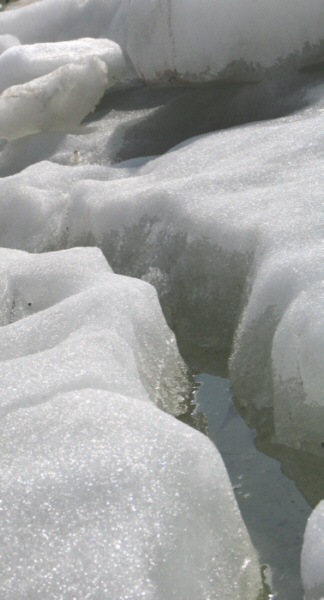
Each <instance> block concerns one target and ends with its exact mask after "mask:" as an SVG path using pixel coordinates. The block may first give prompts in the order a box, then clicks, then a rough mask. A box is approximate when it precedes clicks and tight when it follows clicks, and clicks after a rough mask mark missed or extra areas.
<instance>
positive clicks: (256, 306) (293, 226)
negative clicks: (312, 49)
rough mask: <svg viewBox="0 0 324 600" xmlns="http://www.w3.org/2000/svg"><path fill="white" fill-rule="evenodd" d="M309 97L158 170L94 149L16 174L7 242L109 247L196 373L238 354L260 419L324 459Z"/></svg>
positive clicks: (318, 141)
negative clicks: (153, 293) (106, 162)
mask: <svg viewBox="0 0 324 600" xmlns="http://www.w3.org/2000/svg"><path fill="white" fill-rule="evenodd" d="M303 94H304V103H305V104H306V106H305V107H304V108H302V109H300V110H299V111H296V113H295V114H293V115H288V116H286V117H282V118H280V119H276V120H265V121H262V122H259V123H251V124H247V125H245V127H232V128H229V129H226V130H223V131H218V132H214V133H210V134H208V135H204V136H198V137H196V138H192V139H190V140H187V141H186V142H185V143H183V144H180V145H179V146H177V147H175V148H173V149H172V150H171V151H170V152H167V153H165V154H163V155H162V156H160V157H157V158H154V159H151V160H147V161H146V164H145V165H144V166H140V167H138V166H137V164H138V163H136V161H135V162H132V161H129V162H127V163H125V164H120V165H119V166H118V167H113V166H110V167H109V168H105V167H104V166H102V167H98V166H96V167H95V166H89V165H87V164H86V155H83V154H82V153H81V158H80V163H79V164H77V165H75V166H73V167H69V166H67V165H65V166H63V165H58V164H53V163H52V162H50V161H47V162H43V163H42V164H41V168H40V164H39V163H37V164H35V165H33V166H30V167H28V168H27V169H25V170H24V171H22V172H21V173H18V174H17V175H14V176H12V177H8V178H4V179H3V180H2V182H1V195H2V198H3V200H2V203H1V227H0V240H1V244H2V245H3V246H7V247H11V248H20V249H23V250H28V251H31V252H32V251H38V252H39V251H44V250H49V249H52V248H60V247H65V246H75V245H88V244H89V243H91V244H96V245H99V246H100V247H101V248H102V249H103V251H104V253H105V254H106V256H107V257H108V260H109V262H110V263H111V264H112V266H113V268H114V270H117V271H118V272H121V273H125V274H129V275H132V276H135V277H139V278H142V279H144V280H145V281H148V282H150V283H152V284H153V285H154V286H155V287H156V289H157V290H158V292H159V296H160V300H161V302H162V305H163V309H164V312H165V314H166V316H167V318H168V321H169V323H170V324H171V325H172V326H175V327H176V331H177V335H178V339H179V343H180V346H181V349H182V351H183V353H184V355H185V356H186V358H187V359H188V360H189V361H191V364H192V365H194V368H195V369H199V367H200V365H199V362H197V361H198V358H197V350H195V348H196V349H197V348H204V349H206V350H204V352H205V357H206V356H208V353H209V356H210V357H211V358H210V361H211V363H212V364H213V365H214V367H213V368H217V369H219V372H221V371H223V372H226V363H227V361H228V359H229V358H230V361H229V369H230V375H231V381H232V384H233V386H234V390H235V392H236V395H237V397H238V398H239V401H240V403H241V404H242V406H244V407H245V409H246V412H247V414H249V413H250V414H251V418H252V416H253V415H254V412H255V408H257V409H258V410H266V411H268V412H269V418H270V422H269V427H270V429H271V428H272V427H274V433H275V435H276V436H277V439H278V441H280V442H281V443H286V444H288V445H291V446H293V447H302V448H306V447H307V448H308V449H310V450H311V451H312V452H315V453H317V454H320V455H322V453H323V448H322V446H321V444H320V442H321V440H320V437H319V436H320V430H319V426H318V425H317V424H318V423H319V422H320V420H319V415H321V414H322V411H323V407H322V406H321V400H320V399H321V389H322V372H321V369H320V366H319V365H320V356H321V354H320V349H319V350H318V351H317V350H316V349H315V347H316V348H318V347H319V348H320V346H319V343H318V341H317V340H318V339H320V337H321V335H322V333H321V332H322V327H323V325H322V320H321V317H320V316H319V312H318V308H317V307H318V303H317V302H318V301H315V296H317V295H318V290H319V289H320V288H319V287H318V286H319V282H320V281H321V280H322V277H323V254H322V246H321V239H322V225H321V223H322V221H321V219H322V191H321V188H320V186H319V185H318V182H319V181H320V179H321V177H322V159H321V147H322V138H321V130H322V119H323V116H322V115H323V112H322V110H323V100H322V95H323V86H321V85H315V86H314V85H313V86H312V87H309V86H308V87H306V88H305V89H304V90H303ZM90 127H91V125H90ZM100 135H101V136H102V133H100ZM84 139H85V142H86V139H87V138H84ZM95 139H98V140H101V139H102V138H100V137H98V138H96V136H95V134H94V137H93V142H91V143H94V140H95ZM74 140H76V138H74ZM81 142H82V140H81ZM71 148H72V146H71ZM278 149H279V150H278ZM57 152H59V145H58V147H57ZM83 156H85V159H84V158H83ZM82 161H84V162H82ZM278 215H280V219H279V218H278ZM315 290H317V291H316V292H315ZM306 299H307V300H306ZM320 302H321V301H320V300H319V303H320ZM295 303H297V304H296V308H293V307H295ZM314 303H315V304H314ZM298 306H299V308H297V307H298ZM184 307H186V308H185V310H184ZM303 310H304V311H305V312H306V314H309V318H306V317H305V319H304V320H303V321H302V322H301V325H300V336H301V338H302V339H305V344H306V339H307V340H308V341H307V346H306V345H305V349H306V347H307V348H310V347H313V345H314V353H312V354H310V351H308V350H307V352H306V350H305V351H304V354H303V356H302V357H301V358H299V357H298V356H297V355H295V356H294V355H293V353H292V352H290V351H289V352H288V349H289V348H290V346H291V339H292V336H293V335H295V334H294V333H293V323H294V320H295V318H296V317H295V316H289V315H290V314H291V315H295V311H297V313H298V315H299V314H300V311H303ZM297 313H296V314H297ZM315 317H316V318H315ZM298 318H299V317H298ZM299 320H300V319H299ZM316 332H317V333H316ZM296 352H297V349H296ZM313 354H314V360H313V359H311V358H307V355H308V356H309V357H310V356H313ZM282 355H285V360H284V361H283V360H282V359H281V356H282ZM316 356H317V357H318V360H317V359H316V360H315V357H316ZM278 365H279V366H278ZM287 386H288V387H287ZM288 388H289V389H290V390H294V394H295V396H294V398H295V400H291V402H293V404H294V405H295V406H296V407H297V404H301V405H302V409H301V412H300V411H298V414H297V412H296V415H295V416H294V414H295V413H293V414H292V412H291V403H290V401H289V400H288V399H287V395H286V392H287V389H288ZM290 394H291V393H290ZM292 397H293V396H291V398H292ZM314 398H317V400H316V403H314ZM315 404H316V406H315ZM273 410H274V420H272V416H271V415H272V412H273ZM303 411H304V412H303ZM306 413H307V414H308V415H309V417H307V419H305V418H304V417H303V419H304V420H303V424H302V426H298V422H299V416H298V415H299V414H300V415H304V416H305V415H306ZM279 415H280V416H279ZM291 417H292V421H291V424H289V423H290V418H291ZM262 419H263V417H262ZM315 431H317V433H316V435H315V434H314V436H313V432H315Z"/></svg>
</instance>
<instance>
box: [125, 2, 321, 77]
mask: <svg viewBox="0 0 324 600" xmlns="http://www.w3.org/2000/svg"><path fill="white" fill-rule="evenodd" d="M322 10H323V5H322V2H321V0H313V1H312V2H311V5H310V4H309V3H308V2H305V0H298V1H295V2H291V0H274V1H272V2H271V3H269V2H268V1H267V0H259V1H258V2H253V0H240V1H238V0H231V1H229V0H219V1H217V2H210V1H209V0H202V1H200V2H195V1H192V0H191V1H188V0H172V1H171V2H170V1H169V2H168V1H167V0H154V1H153V2H152V0H139V1H136V2H134V1H133V2H129V8H128V11H127V19H128V31H127V34H128V35H127V51H128V53H129V56H130V58H131V61H132V63H133V65H134V66H135V68H136V70H137V72H138V73H139V74H140V75H141V76H142V77H143V78H144V79H145V80H146V81H150V82H152V81H153V82H160V81H164V82H165V83H172V82H174V81H192V82H198V81H199V82H201V81H210V80H213V79H227V80H229V79H230V80H236V81H242V80H243V81H244V80H247V81H253V80H256V79H259V77H262V76H263V75H264V71H265V70H267V69H272V70H274V69H275V68H277V67H278V66H279V65H280V63H282V62H284V61H286V62H290V63H292V64H293V65H294V66H295V67H296V66H298V65H301V64H303V62H304V61H307V60H312V57H316V56H320V55H321V53H322V52H323V39H322V38H323V21H322V19H323V13H322Z"/></svg>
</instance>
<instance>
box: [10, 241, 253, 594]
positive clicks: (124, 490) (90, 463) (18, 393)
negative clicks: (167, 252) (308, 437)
mask: <svg viewBox="0 0 324 600" xmlns="http://www.w3.org/2000/svg"><path fill="white" fill-rule="evenodd" d="M0 260H1V277H0V284H1V299H2V300H1V308H0V316H1V325H2V327H1V329H0V336H1V342H0V348H1V361H0V373H1V388H0V405H1V407H0V410H1V416H2V419H1V482H2V492H1V511H2V519H1V525H0V529H1V540H2V541H1V545H2V549H1V556H2V572H1V595H2V598H4V599H6V600H9V599H10V598H13V597H15V598H17V600H19V599H22V598H25V597H26V596H27V597H32V598H53V597H55V596H56V595H58V596H63V597H64V598H67V599H68V598H71V599H72V598H78V599H80V600H81V599H84V598H86V597H92V598H94V597H98V598H104V597H105V598H111V600H113V599H114V600H120V599H125V600H126V598H129V597H131V598H138V597H145V598H151V599H152V600H153V599H154V600H159V599H160V600H165V598H171V597H174V598H177V599H179V600H180V599H182V600H188V599H192V600H197V598H199V599H207V598H215V599H218V598H219V600H221V599H222V600H233V599H236V600H241V599H242V598H246V599H247V600H250V599H251V600H254V599H255V598H256V596H257V594H258V592H259V590H260V587H261V583H260V576H259V567H258V561H257V558H256V555H255V552H254V549H253V547H252V545H251V542H250V539H249V537H248V534H247V532H246V529H245V527H244V524H243V522H242V519H241V516H240V513H239V511H238V509H237V506H236V502H235V499H234V495H233V492H232V489H231V485H230V482H229V479H228V476H227V473H226V470H225V467H224V465H223V462H222V459H221V458H220V455H219V454H218V452H217V450H216V448H215V447H214V446H213V444H212V443H211V442H210V441H209V440H208V439H207V438H206V437H205V436H204V435H203V434H200V433H198V432H197V431H195V430H193V429H191V428H189V427H188V426H186V425H183V424H182V423H180V422H179V421H177V420H176V419H174V418H173V417H172V416H170V415H167V414H165V413H164V412H162V411H161V410H159V409H158V408H156V407H155V406H154V404H153V403H156V404H157V405H158V406H160V407H161V408H163V409H164V410H167V411H168V412H170V413H175V414H179V412H181V410H183V407H182V404H183V397H182V396H181V395H183V394H184V393H185V390H186V389H188V382H187V379H186V369H185V366H184V364H183V363H182V360H181V358H180V356H179V354H178V352H177V347H176V343H175V338H174V336H173V334H172V333H171V332H170V330H169V328H168V327H167V325H166V323H165V321H164V319H163V315H162V312H161V309H160V306H159V303H158V300H157V296H156V292H155V290H154V289H153V287H151V286H150V285H149V284H147V283H145V282H142V281H139V280H136V279H131V278H127V277H123V276H120V275H115V274H113V273H112V272H111V270H110V269H109V267H108V265H107V263H106V261H105V260H104V258H103V256H102V254H101V252H100V251H99V250H98V249H96V248H74V249H71V250H64V251H61V252H52V253H46V254H42V255H35V254H32V255H28V254H26V253H23V252H20V251H16V250H6V249H2V250H1V253H0Z"/></svg>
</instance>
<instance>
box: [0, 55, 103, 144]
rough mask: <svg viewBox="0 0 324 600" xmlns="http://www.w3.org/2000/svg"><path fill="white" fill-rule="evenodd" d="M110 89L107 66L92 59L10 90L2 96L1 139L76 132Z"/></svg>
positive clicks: (0, 104)
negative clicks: (56, 130)
mask: <svg viewBox="0 0 324 600" xmlns="http://www.w3.org/2000/svg"><path fill="white" fill-rule="evenodd" d="M106 86H107V67H106V65H105V63H104V62H103V61H102V60H100V59H98V58H96V57H90V58H87V59H85V60H84V61H82V62H81V63H80V64H68V65H64V66H62V67H59V68H58V69H56V70H55V71H53V72H52V73H50V74H48V75H44V76H43V77H39V78H37V79H34V80H32V81H31V82H29V83H25V84H22V85H15V86H13V87H11V88H8V89H7V90H6V91H5V92H3V94H2V95H1V96H0V138H4V139H7V140H14V139H17V138H20V137H23V136H25V135H28V134H31V133H36V132H38V131H43V130H48V129H67V128H73V127H75V126H76V125H79V123H80V122H81V121H82V119H84V117H85V116H86V115H87V114H88V113H89V112H91V111H93V110H94V108H95V106H96V104H97V103H98V102H99V100H100V98H101V97H102V95H103V93H104V91H105V88H106Z"/></svg>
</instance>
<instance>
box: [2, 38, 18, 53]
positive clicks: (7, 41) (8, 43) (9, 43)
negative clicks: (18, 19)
mask: <svg viewBox="0 0 324 600" xmlns="http://www.w3.org/2000/svg"><path fill="white" fill-rule="evenodd" d="M19 44H20V41H19V40H18V38H17V37H16V36H14V35H9V34H8V35H0V54H2V53H3V52H5V51H6V50H8V48H12V47H13V46H19Z"/></svg>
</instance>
